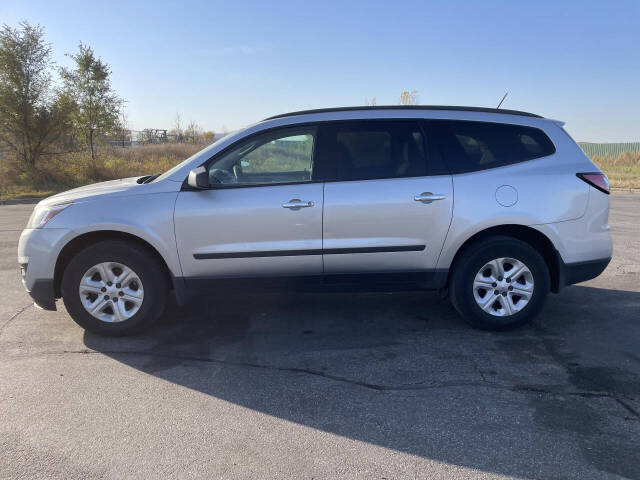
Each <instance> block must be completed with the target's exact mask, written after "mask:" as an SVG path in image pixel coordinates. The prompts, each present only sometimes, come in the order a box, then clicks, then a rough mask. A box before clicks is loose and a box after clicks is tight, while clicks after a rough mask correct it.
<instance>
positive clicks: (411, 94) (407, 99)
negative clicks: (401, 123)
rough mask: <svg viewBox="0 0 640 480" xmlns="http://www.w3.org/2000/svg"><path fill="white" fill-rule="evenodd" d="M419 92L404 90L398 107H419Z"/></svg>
mask: <svg viewBox="0 0 640 480" xmlns="http://www.w3.org/2000/svg"><path fill="white" fill-rule="evenodd" d="M418 103H419V98H418V91H417V90H411V91H409V90H403V91H402V93H401V94H400V98H399V99H398V105H418Z"/></svg>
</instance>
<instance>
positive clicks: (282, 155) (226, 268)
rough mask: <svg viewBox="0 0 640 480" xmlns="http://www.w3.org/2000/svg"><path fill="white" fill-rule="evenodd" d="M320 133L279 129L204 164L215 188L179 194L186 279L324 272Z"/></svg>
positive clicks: (179, 237)
mask: <svg viewBox="0 0 640 480" xmlns="http://www.w3.org/2000/svg"><path fill="white" fill-rule="evenodd" d="M316 131H317V129H316V127H312V126H311V127H310V126H305V127H294V128H281V129H276V130H269V131H267V132H263V133H258V134H254V135H252V136H251V137H248V138H245V139H242V140H239V141H238V142H236V143H235V144H234V145H232V146H231V147H230V148H228V149H226V150H224V151H223V152H221V153H219V154H217V155H216V156H215V157H214V158H213V159H212V160H211V161H210V162H208V164H207V165H206V168H207V170H208V172H209V178H210V183H211V188H209V189H205V190H189V189H183V191H181V192H180V193H179V195H178V198H177V201H176V206H175V213H174V221H175V230H176V241H177V245H178V254H179V257H180V263H181V265H182V271H183V275H184V276H185V277H186V278H187V280H188V279H199V280H202V279H208V278H212V279H215V278H226V277H270V276H288V275H320V274H321V273H322V255H321V253H322V201H323V191H322V183H317V182H314V173H313V170H314V148H315V143H316V137H317V135H316Z"/></svg>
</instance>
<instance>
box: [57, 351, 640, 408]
mask: <svg viewBox="0 0 640 480" xmlns="http://www.w3.org/2000/svg"><path fill="white" fill-rule="evenodd" d="M45 354H47V355H65V354H80V355H92V354H98V355H114V356H117V355H131V356H146V357H148V356H155V357H163V358H171V359H174V360H182V361H185V362H203V363H214V364H219V365H229V366H234V367H245V368H258V369H264V370H273V371H279V372H289V373H298V374H304V375H312V376H316V377H321V378H325V379H328V380H332V381H336V382H342V383H346V384H350V385H356V386H359V387H363V388H367V389H370V390H375V391H378V392H405V391H406V392H409V391H420V390H432V389H439V388H453V387H480V388H482V387H484V388H493V389H496V390H503V391H509V392H513V393H534V394H538V395H547V396H554V397H562V396H579V397H585V398H611V399H613V400H615V401H617V402H618V403H620V404H621V405H623V406H624V407H625V408H626V409H627V410H628V411H629V412H631V413H632V414H634V415H636V416H638V413H637V412H636V411H635V410H634V409H633V408H632V407H630V406H629V405H627V404H626V403H624V402H622V401H621V400H620V398H619V396H618V395H617V394H615V393H612V392H602V391H587V390H585V391H583V390H561V389H552V388H541V387H533V386H527V385H508V384H504V383H498V382H492V381H489V380H486V379H484V376H483V375H481V377H482V380H481V381H472V380H452V381H447V382H431V383H424V382H420V383H412V384H405V385H384V384H376V383H370V382H364V381H360V380H355V379H352V378H347V377H343V376H340V375H332V374H330V373H327V372H324V371H322V370H314V369H310V368H301V367H283V366H278V365H268V364H263V363H255V362H240V361H234V360H222V359H219V358H211V357H197V356H189V355H173V354H163V353H157V352H136V351H125V350H114V351H108V350H103V351H97V350H64V351H62V352H45Z"/></svg>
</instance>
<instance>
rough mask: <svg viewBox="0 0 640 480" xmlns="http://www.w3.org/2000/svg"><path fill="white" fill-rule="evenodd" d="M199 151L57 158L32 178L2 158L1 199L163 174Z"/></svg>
mask: <svg viewBox="0 0 640 480" xmlns="http://www.w3.org/2000/svg"><path fill="white" fill-rule="evenodd" d="M202 148H204V146H203V145H193V144H185V143H178V144H164V145H144V146H139V147H133V148H105V149H103V150H101V151H100V153H99V155H98V157H97V159H96V161H95V163H94V162H92V161H91V157H89V156H88V155H87V154H86V153H84V152H83V153H71V154H66V155H56V156H52V157H50V158H47V159H46V161H45V162H42V165H41V166H40V167H39V168H38V171H37V172H35V173H34V174H31V175H30V174H28V173H24V172H21V171H20V169H19V168H18V165H17V164H16V162H15V160H13V159H12V158H10V157H7V156H5V157H4V158H2V161H1V163H0V200H4V199H15V198H24V197H45V196H48V195H52V194H54V193H57V192H61V191H64V190H68V189H70V188H74V187H79V186H82V185H87V184H90V183H95V182H102V181H105V180H113V179H116V178H126V177H135V176H138V175H148V174H154V173H162V172H164V171H166V170H168V169H169V168H171V167H173V166H174V165H176V164H177V163H179V162H181V161H182V160H184V159H185V158H188V157H190V156H191V155H193V154H194V153H196V152H198V151H199V150H202Z"/></svg>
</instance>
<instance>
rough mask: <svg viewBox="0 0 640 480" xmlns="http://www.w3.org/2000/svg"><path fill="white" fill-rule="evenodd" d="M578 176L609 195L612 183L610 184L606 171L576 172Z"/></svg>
mask: <svg viewBox="0 0 640 480" xmlns="http://www.w3.org/2000/svg"><path fill="white" fill-rule="evenodd" d="M576 176H577V177H578V178H580V179H582V180H584V181H585V182H587V183H588V184H589V185H591V186H592V187H594V188H597V189H598V190H600V191H601V192H604V193H606V194H607V195H609V193H610V190H611V185H609V179H608V178H607V176H606V175H605V174H604V173H601V172H592V173H576Z"/></svg>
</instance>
